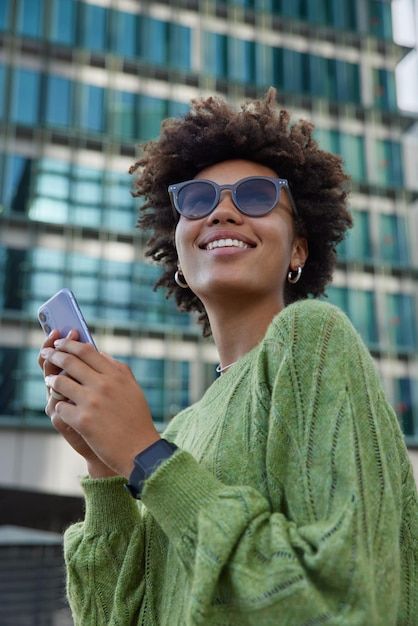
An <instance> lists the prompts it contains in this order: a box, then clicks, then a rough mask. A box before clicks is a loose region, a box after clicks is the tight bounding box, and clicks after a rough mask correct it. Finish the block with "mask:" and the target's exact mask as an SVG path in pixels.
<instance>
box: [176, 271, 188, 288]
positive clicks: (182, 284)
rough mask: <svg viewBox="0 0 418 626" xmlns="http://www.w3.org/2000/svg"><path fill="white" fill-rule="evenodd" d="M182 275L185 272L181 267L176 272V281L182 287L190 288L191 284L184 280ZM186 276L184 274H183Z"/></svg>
mask: <svg viewBox="0 0 418 626" xmlns="http://www.w3.org/2000/svg"><path fill="white" fill-rule="evenodd" d="M180 276H183V273H182V271H181V269H180V267H179V269H178V270H177V272H176V273H175V274H174V280H175V281H176V283H177V284H178V286H179V287H181V288H182V289H188V287H189V285H188V284H187V283H186V281H184V280H182V279H181V278H180ZM183 278H184V276H183Z"/></svg>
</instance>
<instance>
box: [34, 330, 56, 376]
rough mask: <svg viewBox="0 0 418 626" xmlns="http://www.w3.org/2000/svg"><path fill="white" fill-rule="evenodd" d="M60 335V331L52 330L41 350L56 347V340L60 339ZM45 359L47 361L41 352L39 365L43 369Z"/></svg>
mask: <svg viewBox="0 0 418 626" xmlns="http://www.w3.org/2000/svg"><path fill="white" fill-rule="evenodd" d="M59 336H60V335H59V332H58V331H57V330H56V329H54V330H51V332H50V333H49V335H48V337H47V338H46V339H45V341H44V342H43V344H42V346H41V350H42V349H43V348H53V347H54V341H56V340H57V339H59ZM44 361H45V359H44V358H43V356H42V355H41V353H40V352H39V355H38V365H39V367H40V368H41V369H43V366H44Z"/></svg>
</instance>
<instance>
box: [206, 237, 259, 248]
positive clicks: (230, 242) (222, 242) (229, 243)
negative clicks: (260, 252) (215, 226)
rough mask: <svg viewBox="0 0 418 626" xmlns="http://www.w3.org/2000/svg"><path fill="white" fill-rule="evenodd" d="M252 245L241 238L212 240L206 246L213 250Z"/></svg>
mask: <svg viewBox="0 0 418 626" xmlns="http://www.w3.org/2000/svg"><path fill="white" fill-rule="evenodd" d="M249 247H250V246H249V245H248V244H246V243H244V242H243V241H240V240H239V239H217V240H216V241H211V242H210V243H208V245H207V246H206V250H213V249H214V248H249Z"/></svg>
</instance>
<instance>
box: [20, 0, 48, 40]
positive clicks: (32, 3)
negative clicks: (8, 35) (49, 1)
mask: <svg viewBox="0 0 418 626" xmlns="http://www.w3.org/2000/svg"><path fill="white" fill-rule="evenodd" d="M44 11H45V8H44V4H43V1H42V0H20V4H19V14H18V28H17V32H18V33H19V34H20V35H25V36H27V37H41V36H42V16H43V15H44Z"/></svg>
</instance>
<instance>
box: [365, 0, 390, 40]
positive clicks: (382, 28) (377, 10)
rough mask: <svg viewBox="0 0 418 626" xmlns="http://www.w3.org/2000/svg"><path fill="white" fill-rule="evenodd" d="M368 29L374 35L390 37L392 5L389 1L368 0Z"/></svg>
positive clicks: (384, 37)
mask: <svg viewBox="0 0 418 626" xmlns="http://www.w3.org/2000/svg"><path fill="white" fill-rule="evenodd" d="M368 7H369V31H370V32H371V34H372V35H374V36H375V37H381V38H383V39H392V7H391V4H390V2H383V1H382V0H369V2H368Z"/></svg>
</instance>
